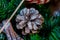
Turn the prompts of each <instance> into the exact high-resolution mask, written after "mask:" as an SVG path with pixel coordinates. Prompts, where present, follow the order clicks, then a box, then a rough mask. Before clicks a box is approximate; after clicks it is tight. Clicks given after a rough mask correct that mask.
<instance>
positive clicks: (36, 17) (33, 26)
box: [16, 8, 44, 35]
mask: <svg viewBox="0 0 60 40" xmlns="http://www.w3.org/2000/svg"><path fill="white" fill-rule="evenodd" d="M43 22H44V18H43V17H42V15H41V14H39V12H38V10H36V9H35V8H30V9H28V8H24V9H22V10H21V11H20V14H18V15H17V17H16V27H17V29H22V34H23V35H26V34H30V33H37V32H38V30H40V28H42V23H43Z"/></svg>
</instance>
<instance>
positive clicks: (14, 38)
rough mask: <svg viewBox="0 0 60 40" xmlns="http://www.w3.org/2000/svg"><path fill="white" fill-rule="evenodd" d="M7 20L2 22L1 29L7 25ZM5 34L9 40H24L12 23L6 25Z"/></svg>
mask: <svg viewBox="0 0 60 40" xmlns="http://www.w3.org/2000/svg"><path fill="white" fill-rule="evenodd" d="M6 21H7V20H4V21H2V23H1V24H0V28H1V27H2V26H3V25H4V24H6ZM3 32H4V33H5V34H6V36H7V40H24V39H23V38H21V37H20V36H19V35H18V34H17V33H16V32H15V31H14V30H13V27H12V24H11V22H9V23H8V24H7V25H6V28H5V29H4V30H3Z"/></svg>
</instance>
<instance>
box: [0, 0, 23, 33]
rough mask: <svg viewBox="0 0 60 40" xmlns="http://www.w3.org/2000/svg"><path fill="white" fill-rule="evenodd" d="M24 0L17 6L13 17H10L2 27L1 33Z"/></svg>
mask: <svg viewBox="0 0 60 40" xmlns="http://www.w3.org/2000/svg"><path fill="white" fill-rule="evenodd" d="M23 2H24V0H22V1H21V3H20V4H19V5H18V7H17V8H16V10H15V11H14V12H13V14H12V15H11V17H10V18H9V19H8V21H7V22H6V24H5V25H4V26H3V27H2V28H1V30H0V33H1V32H2V31H3V30H4V28H5V27H6V26H7V24H8V23H9V22H10V20H11V19H12V18H13V16H14V15H15V14H16V12H17V11H18V9H19V8H20V7H21V5H22V4H23Z"/></svg>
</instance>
